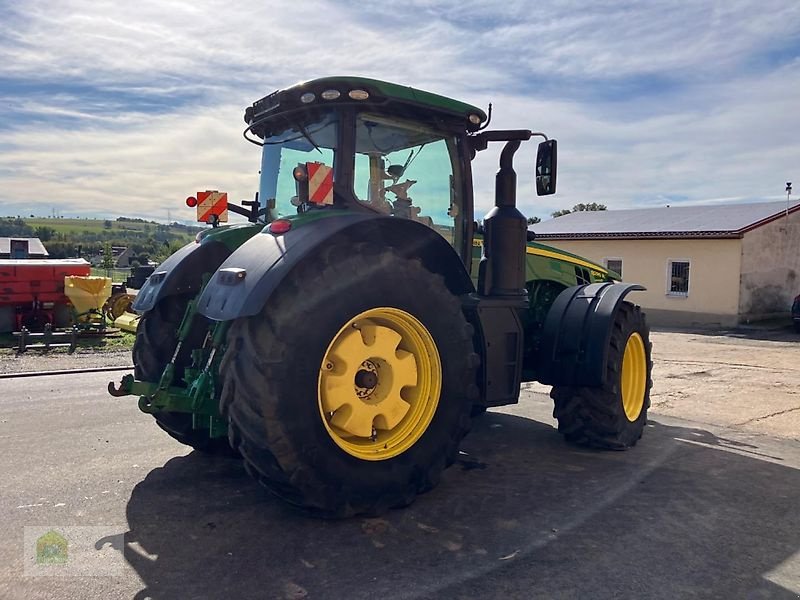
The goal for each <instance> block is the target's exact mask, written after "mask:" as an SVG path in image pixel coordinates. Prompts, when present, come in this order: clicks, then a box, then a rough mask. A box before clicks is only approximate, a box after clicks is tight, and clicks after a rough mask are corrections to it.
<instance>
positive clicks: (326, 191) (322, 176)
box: [306, 162, 333, 204]
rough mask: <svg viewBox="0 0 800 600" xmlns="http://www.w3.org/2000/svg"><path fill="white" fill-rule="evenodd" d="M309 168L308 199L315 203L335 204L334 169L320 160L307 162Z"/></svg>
mask: <svg viewBox="0 0 800 600" xmlns="http://www.w3.org/2000/svg"><path fill="white" fill-rule="evenodd" d="M306 169H307V170H308V201H309V202H313V203H314V204H333V169H332V168H331V167H329V166H327V165H324V164H322V163H318V162H310V163H306Z"/></svg>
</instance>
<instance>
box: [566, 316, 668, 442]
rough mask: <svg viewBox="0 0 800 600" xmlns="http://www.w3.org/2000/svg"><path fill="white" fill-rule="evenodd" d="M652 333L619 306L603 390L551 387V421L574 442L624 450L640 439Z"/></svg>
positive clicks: (647, 401)
mask: <svg viewBox="0 0 800 600" xmlns="http://www.w3.org/2000/svg"><path fill="white" fill-rule="evenodd" d="M650 349H651V344H650V329H649V327H648V326H647V322H646V321H645V317H644V314H643V313H642V311H641V309H640V308H639V307H638V306H634V305H633V304H631V303H630V302H623V303H622V305H621V306H620V307H619V310H618V311H617V314H616V316H615V319H614V324H613V327H612V330H611V338H610V340H609V348H608V364H607V367H606V369H607V370H606V381H605V384H604V385H603V386H602V387H572V386H555V387H553V390H552V391H551V392H550V396H551V397H552V398H553V400H554V401H555V408H554V410H553V416H554V417H555V418H556V419H558V430H559V431H560V432H561V433H562V434H563V435H564V437H565V438H566V439H567V440H568V441H570V442H573V443H576V444H580V445H583V446H592V447H596V448H608V449H613V450H623V449H625V448H629V447H631V446H634V445H635V444H636V442H637V441H639V438H641V437H642V432H643V431H644V426H645V425H646V423H647V409H648V408H649V407H650V388H651V387H652V385H653V380H652V369H653V362H652V360H651V358H650Z"/></svg>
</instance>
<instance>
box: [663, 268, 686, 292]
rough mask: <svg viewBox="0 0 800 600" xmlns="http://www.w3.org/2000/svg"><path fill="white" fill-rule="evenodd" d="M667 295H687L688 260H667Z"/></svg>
mask: <svg viewBox="0 0 800 600" xmlns="http://www.w3.org/2000/svg"><path fill="white" fill-rule="evenodd" d="M667 295H668V296H688V295H689V261H688V260H669V261H668V262H667Z"/></svg>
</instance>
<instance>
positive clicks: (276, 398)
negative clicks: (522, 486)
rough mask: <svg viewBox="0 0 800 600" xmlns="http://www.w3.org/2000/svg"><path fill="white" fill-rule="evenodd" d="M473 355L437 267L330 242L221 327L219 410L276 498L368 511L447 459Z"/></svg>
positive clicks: (405, 498) (419, 487)
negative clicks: (224, 343)
mask: <svg viewBox="0 0 800 600" xmlns="http://www.w3.org/2000/svg"><path fill="white" fill-rule="evenodd" d="M477 364H478V357H477V355H476V354H475V353H474V351H473V346H472V327H471V326H470V325H469V324H468V323H467V321H466V319H465V318H464V316H463V313H462V311H461V306H460V303H459V301H458V299H457V298H456V297H454V296H453V295H452V294H451V293H450V292H449V291H448V289H447V288H446V286H445V284H444V281H443V279H442V278H441V277H440V276H438V275H434V274H432V273H430V272H429V271H427V270H426V269H425V268H424V267H423V266H422V265H421V264H420V263H419V262H417V261H413V260H407V259H404V258H402V257H400V256H399V255H397V254H396V253H395V252H393V251H391V250H376V249H372V248H368V247H365V246H363V245H362V246H360V247H357V248H355V249H350V248H333V249H330V250H328V251H325V252H323V253H322V255H321V256H320V257H319V258H318V259H317V260H316V261H315V262H313V263H310V264H305V265H303V266H301V268H300V269H298V270H296V271H295V272H294V273H292V274H291V275H290V276H289V277H288V279H287V280H285V281H284V282H282V283H281V286H280V287H279V288H278V290H277V291H276V292H275V294H274V295H273V296H272V297H271V298H270V300H269V303H268V305H267V306H266V307H265V308H264V309H263V311H262V312H261V314H259V315H256V316H254V317H250V318H244V319H240V320H238V321H236V322H235V323H234V324H233V325H232V327H231V329H230V331H229V334H228V348H227V351H226V354H225V357H224V359H223V362H222V366H221V368H220V373H221V375H222V377H223V388H222V397H221V412H222V413H223V414H227V416H228V418H229V433H230V437H231V443H232V445H233V446H234V447H236V448H238V449H239V451H240V453H241V455H242V456H243V457H244V460H245V465H246V467H247V469H248V471H249V472H250V473H251V474H252V475H253V476H254V477H256V479H258V480H259V481H260V482H261V483H262V484H263V485H264V486H266V487H267V488H268V489H269V490H270V491H272V492H273V493H274V494H276V495H277V496H279V497H281V498H283V499H284V500H287V501H288V502H290V503H292V504H294V505H296V506H300V507H303V508H305V509H307V510H309V511H310V512H312V513H314V514H317V515H320V516H325V517H345V516H350V515H354V514H379V513H381V512H383V511H384V510H386V509H388V508H390V507H394V506H404V505H407V504H410V503H411V502H412V501H413V500H414V498H415V496H416V495H417V494H419V493H422V492H425V491H427V490H429V489H430V488H432V487H433V486H435V485H436V483H437V482H438V480H439V477H440V475H441V473H442V471H443V470H444V469H445V468H446V467H447V466H449V465H450V464H451V463H452V462H453V461H454V459H455V455H456V452H457V449H458V444H459V442H460V441H461V439H462V438H463V437H464V435H466V433H467V431H468V429H469V427H470V408H471V406H472V402H473V401H474V400H475V398H476V397H477V394H478V389H477V386H476V385H475V378H476V375H475V373H476V366H477Z"/></svg>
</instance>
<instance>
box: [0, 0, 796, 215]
mask: <svg viewBox="0 0 800 600" xmlns="http://www.w3.org/2000/svg"><path fill="white" fill-rule="evenodd" d="M0 22H2V23H3V24H4V26H3V28H2V31H0V215H4V214H6V215H15V214H22V215H29V214H36V215H42V216H44V215H49V214H51V211H52V208H53V207H56V208H57V209H58V210H60V211H61V213H62V214H63V215H65V216H67V215H70V216H71V215H81V216H111V217H113V216H118V215H129V216H142V217H148V218H153V219H166V218H167V211H168V210H169V213H170V216H171V217H172V218H173V219H186V220H191V219H192V218H193V217H192V211H191V210H190V209H188V208H186V207H185V206H184V204H183V199H184V198H185V197H186V196H187V195H190V194H192V193H194V192H196V191H197V190H203V189H220V190H225V191H228V192H229V195H230V197H231V198H232V199H237V200H238V199H245V198H251V197H252V195H253V193H254V191H255V190H256V189H257V171H258V166H259V156H258V149H257V148H256V147H255V146H253V145H251V144H248V143H247V142H245V141H244V140H243V139H242V137H241V130H242V129H243V121H242V114H243V110H244V108H245V107H246V106H248V105H249V104H251V103H252V102H253V101H254V100H256V99H258V98H260V97H262V96H264V95H265V94H267V93H269V92H271V91H273V90H274V89H276V88H279V87H285V86H287V85H290V84H292V83H295V82H297V81H299V80H304V79H311V78H314V77H319V76H325V75H340V74H357V75H364V76H370V77H376V78H379V79H387V80H390V81H395V82H397V83H402V84H406V85H412V86H415V87H420V88H423V89H428V90H430V91H434V92H438V93H442V94H445V95H449V96H453V97H455V98H458V99H460V100H463V101H465V102H470V103H472V104H476V105H478V106H486V105H487V104H488V102H492V103H493V105H494V119H493V123H492V125H493V127H496V128H530V129H534V130H540V131H545V132H547V133H548V134H549V135H550V136H552V137H555V138H557V139H558V140H559V183H558V190H559V191H558V194H556V195H555V196H549V197H544V198H537V197H536V195H535V193H534V192H533V182H532V177H531V173H532V171H533V166H532V165H533V160H534V153H535V143H529V144H527V145H526V146H523V150H521V151H520V152H519V153H518V155H517V156H518V158H517V161H516V164H517V171H518V172H519V174H520V176H519V186H520V189H519V194H518V200H519V204H520V207H521V209H522V211H523V212H524V213H526V214H527V215H529V216H530V215H537V216H540V217H542V218H547V217H548V216H549V213H550V212H552V211H553V210H556V209H559V208H564V207H571V206H572V205H573V204H576V203H578V202H601V203H604V204H606V205H608V207H609V208H612V209H613V208H632V207H646V206H663V205H664V204H672V205H678V204H681V203H689V204H700V203H714V202H744V201H752V200H779V199H784V198H785V194H784V193H783V189H784V185H785V182H786V181H796V182H797V183H796V184H795V189H796V190H800V3H798V2H791V1H787V0H776V1H773V0H763V1H759V2H755V1H736V0H729V1H724V2H685V1H684V2H678V1H675V2H671V1H648V2H630V1H616V0H599V1H594V2H588V1H585V2H579V1H571V0H561V1H558V0H551V1H541V2H530V1H528V0H525V1H523V0H506V1H504V2H502V3H500V2H497V3H494V2H486V1H485V0H483V1H476V0H438V1H434V0H407V1H406V2H403V3H401V4H397V3H386V2H381V3H365V2H362V1H359V2H356V1H349V0H341V1H326V0H309V1H304V2H302V3H299V2H296V1H294V2H288V1H283V0H275V1H273V0H269V1H267V2H229V1H226V2H223V1H221V0H213V1H205V0H193V1H191V2H189V1H188V0H182V1H179V2H169V1H161V0H160V1H151V0H140V1H138V2H136V3H132V2H131V3H127V2H126V3H123V2H112V1H108V0H106V1H103V0H61V1H59V0H50V1H48V2H44V1H40V0H25V2H18V1H13V2H12V1H9V0H0ZM495 150H498V151H499V148H497V149H494V148H493V149H490V150H489V151H487V152H484V153H481V154H480V155H479V157H478V159H477V160H476V162H475V165H474V166H475V178H476V182H475V186H476V204H477V210H476V213H478V214H479V215H480V213H482V212H485V211H486V210H487V209H488V208H489V207H490V205H491V202H492V194H493V187H494V183H493V177H494V172H495V170H496V168H497V156H498V152H496V151H495Z"/></svg>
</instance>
